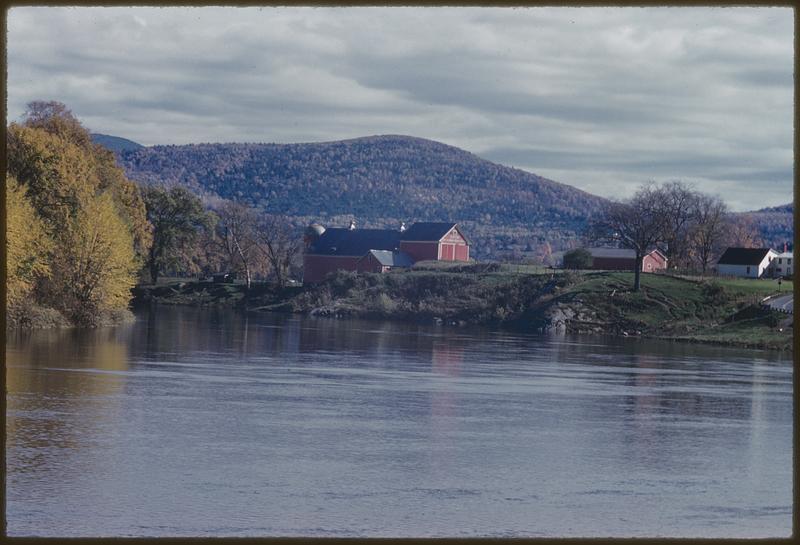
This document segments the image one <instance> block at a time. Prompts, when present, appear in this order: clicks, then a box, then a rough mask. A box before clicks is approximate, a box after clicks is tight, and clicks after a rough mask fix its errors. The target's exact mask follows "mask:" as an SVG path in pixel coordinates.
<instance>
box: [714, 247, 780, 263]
mask: <svg viewBox="0 0 800 545" xmlns="http://www.w3.org/2000/svg"><path fill="white" fill-rule="evenodd" d="M769 251H770V248H728V249H727V250H725V253H724V254H722V257H720V258H719V261H717V265H758V264H759V263H761V262H762V261H764V257H765V256H766V255H767V253H769Z"/></svg>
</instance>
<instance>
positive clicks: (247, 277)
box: [244, 262, 250, 290]
mask: <svg viewBox="0 0 800 545" xmlns="http://www.w3.org/2000/svg"><path fill="white" fill-rule="evenodd" d="M244 275H245V278H246V280H247V289H248V290H249V289H250V267H249V266H248V265H247V262H245V264H244Z"/></svg>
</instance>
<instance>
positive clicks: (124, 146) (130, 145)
mask: <svg viewBox="0 0 800 545" xmlns="http://www.w3.org/2000/svg"><path fill="white" fill-rule="evenodd" d="M91 136H92V142H94V143H95V144H100V145H102V146H105V147H107V148H108V149H110V150H111V151H114V152H121V151H126V150H134V149H141V148H143V147H144V146H143V145H141V144H139V143H138V142H134V141H133V140H128V139H127V138H121V137H119V136H111V135H110V134H100V133H92V135H91Z"/></svg>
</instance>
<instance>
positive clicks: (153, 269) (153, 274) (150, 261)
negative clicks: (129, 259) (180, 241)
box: [147, 242, 159, 285]
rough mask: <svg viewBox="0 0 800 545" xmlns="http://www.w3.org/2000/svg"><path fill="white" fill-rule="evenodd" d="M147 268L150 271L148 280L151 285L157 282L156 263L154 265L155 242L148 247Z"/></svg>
mask: <svg viewBox="0 0 800 545" xmlns="http://www.w3.org/2000/svg"><path fill="white" fill-rule="evenodd" d="M147 265H148V268H149V269H150V279H151V280H152V281H153V285H155V283H156V282H157V281H158V272H159V271H158V263H156V245H155V242H154V243H153V244H152V245H151V246H150V259H148V264H147Z"/></svg>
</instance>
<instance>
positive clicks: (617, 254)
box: [586, 248, 667, 259]
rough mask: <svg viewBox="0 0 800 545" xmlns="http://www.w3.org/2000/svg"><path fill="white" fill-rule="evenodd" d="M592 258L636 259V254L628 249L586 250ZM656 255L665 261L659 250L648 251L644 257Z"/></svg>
mask: <svg viewBox="0 0 800 545" xmlns="http://www.w3.org/2000/svg"><path fill="white" fill-rule="evenodd" d="M586 249H587V250H588V251H589V253H590V254H592V257H606V258H617V259H636V252H634V251H633V250H631V249H630V248H586ZM654 253H657V254H659V255H660V256H661V257H662V258H663V259H666V258H667V256H665V255H664V253H663V252H662V251H661V250H659V249H658V248H656V249H654V250H650V251H649V252H647V254H645V255H650V254H654Z"/></svg>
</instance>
